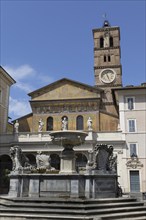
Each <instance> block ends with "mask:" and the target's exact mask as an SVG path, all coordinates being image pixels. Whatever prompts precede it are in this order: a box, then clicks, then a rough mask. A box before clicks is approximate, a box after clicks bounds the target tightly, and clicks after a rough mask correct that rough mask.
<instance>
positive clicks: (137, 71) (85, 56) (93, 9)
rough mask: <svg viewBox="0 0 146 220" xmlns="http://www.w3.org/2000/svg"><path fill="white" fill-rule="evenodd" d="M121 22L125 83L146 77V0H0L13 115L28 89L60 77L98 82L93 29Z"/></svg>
mask: <svg viewBox="0 0 146 220" xmlns="http://www.w3.org/2000/svg"><path fill="white" fill-rule="evenodd" d="M105 14H106V19H107V20H108V21H109V22H110V25H111V26H119V27H120V34H121V42H120V43H121V64H122V79H123V85H124V86H125V85H140V84H141V83H143V82H146V68H145V60H146V1H145V0H122V1H117V0H72V1H71V0H66V1H63V0H58V1H57V0H0V65H1V66H2V67H3V68H4V69H5V70H6V71H7V72H8V73H9V74H10V75H11V76H12V77H13V78H14V79H15V81H16V84H14V85H13V86H11V89H10V106H9V116H10V117H11V118H12V120H14V119H16V118H18V117H21V116H24V115H26V114H28V113H30V112H31V108H30V105H29V100H30V97H29V96H28V93H29V92H32V91H34V90H36V89H39V88H41V87H43V86H46V85H48V84H50V83H52V82H54V81H57V80H60V79H61V78H69V79H72V80H76V81H79V82H82V83H85V84H88V85H93V86H94V69H93V66H94V59H93V58H94V54H93V34H92V29H95V28H100V27H102V25H103V22H104V19H105V16H104V15H105Z"/></svg>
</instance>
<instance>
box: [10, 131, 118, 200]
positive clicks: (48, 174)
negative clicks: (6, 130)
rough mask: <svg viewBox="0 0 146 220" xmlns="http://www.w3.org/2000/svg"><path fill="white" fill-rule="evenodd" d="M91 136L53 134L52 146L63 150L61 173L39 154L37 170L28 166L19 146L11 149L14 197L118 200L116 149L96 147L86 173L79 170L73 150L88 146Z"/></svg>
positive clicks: (58, 132)
mask: <svg viewBox="0 0 146 220" xmlns="http://www.w3.org/2000/svg"><path fill="white" fill-rule="evenodd" d="M87 135H88V134H87V133H85V132H81V131H71V130H66V129H65V130H61V131H54V132H51V133H50V136H51V138H52V143H53V144H55V145H59V146H62V147H63V151H62V153H61V169H60V172H58V171H56V170H55V168H53V167H51V158H50V156H49V155H47V154H43V153H42V152H38V154H37V156H36V163H37V164H36V167H32V166H31V165H30V164H29V163H28V159H27V158H26V157H25V156H24V154H23V153H22V151H21V149H20V148H19V147H18V146H14V147H12V148H11V158H12V161H13V170H12V172H11V173H10V190H9V196H10V197H35V198H39V197H48V198H54V197H55V198H82V199H83V198H84V199H85V198H86V199H89V198H107V197H116V196H117V189H118V184H117V174H116V169H115V167H116V166H115V164H116V158H115V157H114V156H113V147H112V146H108V145H96V147H95V148H94V150H93V151H92V152H90V156H89V161H88V163H87V166H86V170H85V172H84V173H82V174H80V173H77V172H76V169H75V152H74V149H73V147H74V146H79V145H81V144H83V143H84V141H85V138H86V136H87Z"/></svg>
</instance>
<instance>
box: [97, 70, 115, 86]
mask: <svg viewBox="0 0 146 220" xmlns="http://www.w3.org/2000/svg"><path fill="white" fill-rule="evenodd" d="M115 77H116V73H115V71H114V70H112V69H104V70H102V71H101V72H100V75H99V78H100V80H101V81H102V82H103V83H112V82H113V81H114V80H115Z"/></svg>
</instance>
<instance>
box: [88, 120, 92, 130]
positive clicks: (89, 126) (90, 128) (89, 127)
mask: <svg viewBox="0 0 146 220" xmlns="http://www.w3.org/2000/svg"><path fill="white" fill-rule="evenodd" d="M87 127H88V130H89V131H90V130H92V119H91V118H90V117H89V118H88V120H87Z"/></svg>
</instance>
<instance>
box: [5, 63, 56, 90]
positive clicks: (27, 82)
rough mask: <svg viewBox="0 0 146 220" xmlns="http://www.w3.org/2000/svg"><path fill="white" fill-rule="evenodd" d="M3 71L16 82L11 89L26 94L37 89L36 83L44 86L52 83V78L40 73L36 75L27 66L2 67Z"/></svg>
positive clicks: (33, 70)
mask: <svg viewBox="0 0 146 220" xmlns="http://www.w3.org/2000/svg"><path fill="white" fill-rule="evenodd" d="M4 69H5V70H6V71H7V72H8V73H9V74H10V75H11V76H12V77H13V78H14V79H15V80H16V84H14V86H13V87H15V88H18V89H20V90H22V91H24V92H26V93H29V92H32V91H34V90H35V89H38V86H37V85H36V83H37V84H41V83H43V84H44V83H45V84H46V85H48V84H49V83H51V82H52V81H53V78H52V77H50V76H48V75H45V74H42V73H38V72H37V71H36V70H35V69H34V68H33V67H31V66H30V65H28V64H25V65H21V66H18V67H10V66H4ZM39 88H40V87H39Z"/></svg>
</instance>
